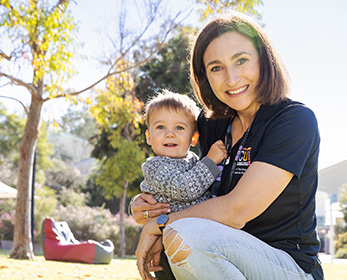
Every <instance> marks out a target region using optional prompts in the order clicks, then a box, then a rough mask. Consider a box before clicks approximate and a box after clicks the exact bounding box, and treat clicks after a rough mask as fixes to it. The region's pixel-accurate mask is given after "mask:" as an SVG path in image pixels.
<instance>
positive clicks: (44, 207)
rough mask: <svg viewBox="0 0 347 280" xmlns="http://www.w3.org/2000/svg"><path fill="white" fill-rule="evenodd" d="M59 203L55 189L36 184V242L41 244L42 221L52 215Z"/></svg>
mask: <svg viewBox="0 0 347 280" xmlns="http://www.w3.org/2000/svg"><path fill="white" fill-rule="evenodd" d="M57 205H58V200H57V197H56V195H55V191H54V190H52V189H50V188H48V187H45V186H41V185H39V184H36V186H35V202H34V237H33V238H34V242H35V243H36V244H40V238H41V237H40V235H41V227H42V222H43V220H44V219H45V218H46V217H49V216H51V215H52V213H53V211H54V209H55V208H56V207H57Z"/></svg>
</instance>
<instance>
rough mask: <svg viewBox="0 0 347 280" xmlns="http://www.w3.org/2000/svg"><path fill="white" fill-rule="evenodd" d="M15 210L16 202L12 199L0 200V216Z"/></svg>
mask: <svg viewBox="0 0 347 280" xmlns="http://www.w3.org/2000/svg"><path fill="white" fill-rule="evenodd" d="M14 209H16V200H15V199H14V198H12V199H11V198H6V199H0V215H1V214H3V213H7V212H10V211H11V210H14Z"/></svg>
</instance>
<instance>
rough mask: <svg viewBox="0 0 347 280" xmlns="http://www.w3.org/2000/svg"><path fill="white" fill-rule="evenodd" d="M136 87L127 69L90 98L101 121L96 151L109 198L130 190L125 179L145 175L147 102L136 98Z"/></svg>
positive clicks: (101, 180) (98, 180) (99, 178)
mask: <svg viewBox="0 0 347 280" xmlns="http://www.w3.org/2000/svg"><path fill="white" fill-rule="evenodd" d="M133 88H134V81H133V79H132V77H131V73H128V72H124V73H121V74H118V75H116V76H115V77H113V78H112V79H109V80H107V89H106V90H104V91H100V92H98V94H97V96H96V98H95V99H94V100H93V101H90V105H91V107H90V111H91V113H92V115H93V116H94V117H95V119H96V121H97V123H98V124H99V137H97V138H94V139H93V140H94V145H95V149H94V151H93V153H92V154H93V156H96V157H97V158H98V159H99V164H100V169H99V170H98V174H97V178H96V179H95V182H96V184H98V185H100V186H102V187H103V188H104V189H105V193H106V198H112V196H117V197H119V196H120V195H121V194H122V193H123V192H124V191H126V190H124V189H122V187H123V185H124V183H125V182H130V183H131V182H133V181H135V180H136V179H137V178H139V176H141V175H142V172H141V167H140V165H141V163H142V162H143V161H144V160H145V153H144V152H143V151H142V149H141V144H140V143H143V135H141V134H140V133H141V129H140V123H141V122H142V115H141V108H142V105H143V103H141V102H140V101H139V100H138V99H137V98H136V97H135V94H134V92H133ZM141 140H142V141H141Z"/></svg>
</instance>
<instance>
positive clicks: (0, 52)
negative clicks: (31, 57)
mask: <svg viewBox="0 0 347 280" xmlns="http://www.w3.org/2000/svg"><path fill="white" fill-rule="evenodd" d="M0 56H2V57H3V58H5V59H7V60H11V56H8V55H7V54H5V53H4V52H3V51H2V50H0Z"/></svg>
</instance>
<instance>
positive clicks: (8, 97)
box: [0, 95, 29, 116]
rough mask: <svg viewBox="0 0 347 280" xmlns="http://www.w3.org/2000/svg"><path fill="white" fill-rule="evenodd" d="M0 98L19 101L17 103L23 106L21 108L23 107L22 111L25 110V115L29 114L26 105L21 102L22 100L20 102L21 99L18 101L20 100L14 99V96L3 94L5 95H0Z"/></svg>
mask: <svg viewBox="0 0 347 280" xmlns="http://www.w3.org/2000/svg"><path fill="white" fill-rule="evenodd" d="M0 98H7V99H12V100H14V101H17V102H19V103H20V105H22V107H23V109H24V111H25V113H26V115H27V116H28V115H29V111H28V109H27V107H26V106H25V105H24V104H23V102H22V101H20V100H18V99H16V98H14V97H10V96H5V95H0Z"/></svg>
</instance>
